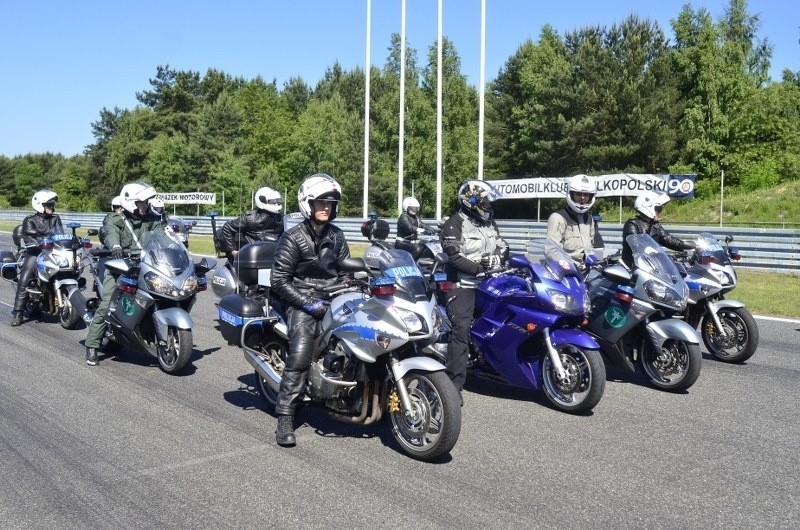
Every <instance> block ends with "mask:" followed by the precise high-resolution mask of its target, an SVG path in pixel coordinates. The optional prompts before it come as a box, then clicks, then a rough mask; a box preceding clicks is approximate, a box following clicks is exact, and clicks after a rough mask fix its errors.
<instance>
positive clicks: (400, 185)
mask: <svg viewBox="0 0 800 530" xmlns="http://www.w3.org/2000/svg"><path fill="white" fill-rule="evenodd" d="M405 108H406V0H403V2H402V14H401V16H400V145H399V147H398V153H397V157H398V160H397V211H398V212H402V204H403V150H404V149H405V116H406V113H405Z"/></svg>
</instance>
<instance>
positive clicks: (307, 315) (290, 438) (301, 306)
mask: <svg viewBox="0 0 800 530" xmlns="http://www.w3.org/2000/svg"><path fill="white" fill-rule="evenodd" d="M340 199H341V187H340V186H339V184H338V183H337V182H336V181H335V180H333V179H332V178H331V177H330V176H328V175H325V174H324V173H317V174H315V175H312V176H310V177H309V178H307V179H306V180H305V182H303V184H301V185H300V189H299V190H298V193H297V202H298V206H299V207H300V212H301V213H302V214H303V217H305V220H304V221H303V222H302V223H300V224H298V225H295V226H293V227H292V228H290V229H289V230H287V231H286V232H284V233H283V235H282V236H281V238H280V240H279V242H278V247H277V248H276V249H275V255H274V257H273V264H272V279H271V284H272V293H273V295H275V296H277V297H279V298H280V299H281V300H282V301H283V302H284V304H285V306H286V307H287V309H286V320H287V325H288V328H289V354H288V356H287V359H286V366H285V367H284V369H283V374H282V376H281V386H280V391H279V393H278V399H277V404H276V406H275V413H276V414H277V416H278V428H277V430H276V431H275V438H276V441H277V443H278V445H282V446H291V445H294V444H295V435H294V425H293V421H294V413H295V410H296V409H297V405H298V403H299V402H300V400H301V399H302V394H303V389H304V387H305V385H306V379H307V377H308V369H309V367H310V366H311V354H312V353H313V351H312V348H313V340H314V335H315V333H316V329H317V322H316V321H318V320H321V319H322V317H323V316H325V312H326V311H327V306H326V305H325V304H324V303H323V301H322V300H321V299H320V298H319V297H318V296H316V295H315V294H316V290H317V289H319V288H321V287H324V286H326V285H331V284H334V283H337V282H338V281H339V278H340V276H341V275H342V274H341V272H340V270H339V264H340V263H341V262H342V260H344V259H346V258H348V257H350V248H349V246H348V245H347V241H346V240H345V237H344V232H342V230H341V229H340V228H339V227H337V226H334V225H332V224H331V223H330V221H332V220H333V219H334V218H335V217H336V211H337V207H338V203H339V200H340Z"/></svg>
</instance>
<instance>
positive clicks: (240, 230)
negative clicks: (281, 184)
mask: <svg viewBox="0 0 800 530" xmlns="http://www.w3.org/2000/svg"><path fill="white" fill-rule="evenodd" d="M253 204H254V206H255V207H256V208H255V210H248V211H246V212H244V213H243V214H242V215H240V216H239V217H237V218H235V219H231V220H230V221H228V222H227V223H225V224H224V225H222V228H221V229H220V231H219V239H220V241H219V244H220V247H221V248H222V250H223V251H224V252H225V253H226V254H227V256H228V259H231V258H233V257H234V256H235V255H236V254H238V253H239V249H240V248H242V247H243V246H245V245H246V244H247V243H252V242H254V241H263V240H265V239H275V240H277V239H278V237H280V235H281V234H282V233H283V213H282V211H283V200H282V199H281V194H280V193H278V192H277V191H275V190H273V189H272V188H269V187H267V186H264V187H263V188H259V189H258V190H256V193H255V195H254V196H253Z"/></svg>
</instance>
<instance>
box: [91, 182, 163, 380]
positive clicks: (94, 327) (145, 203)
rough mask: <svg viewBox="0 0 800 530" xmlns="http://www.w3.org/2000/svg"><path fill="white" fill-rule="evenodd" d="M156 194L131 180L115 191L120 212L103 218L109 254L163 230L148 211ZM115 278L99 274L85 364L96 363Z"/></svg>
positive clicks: (121, 253)
mask: <svg viewBox="0 0 800 530" xmlns="http://www.w3.org/2000/svg"><path fill="white" fill-rule="evenodd" d="M155 196H156V190H155V188H153V187H152V186H151V185H149V184H147V183H146V182H131V183H130V184H126V185H124V186H123V187H122V190H121V191H120V193H119V198H120V202H121V203H122V211H120V212H119V213H117V212H112V213H110V214H108V215H107V216H106V218H105V219H104V220H103V229H102V230H103V232H105V239H104V245H105V246H106V247H107V248H108V249H110V250H111V257H112V258H114V259H118V258H122V257H124V256H125V255H127V254H128V253H129V252H130V251H131V250H133V249H135V248H138V247H139V241H141V239H142V235H143V234H144V233H146V232H150V231H152V230H163V224H162V223H161V219H160V218H159V217H157V216H156V215H154V214H153V213H152V211H151V210H150V203H149V201H150V200H151V199H152V198H154V197H155ZM116 290H117V278H116V277H115V275H114V274H112V273H111V272H110V271H109V270H106V273H105V275H104V276H103V297H102V299H101V300H100V303H99V304H98V307H97V310H96V311H95V313H94V318H93V319H92V322H91V323H90V324H89V331H88V332H87V334H86V341H85V342H84V345H85V346H86V364H88V365H89V366H96V365H97V364H98V362H99V360H98V358H97V354H98V349H99V348H100V342H101V341H102V338H103V333H104V332H105V329H106V315H107V314H108V308H109V305H110V304H111V300H112V299H113V297H114V293H115V292H116Z"/></svg>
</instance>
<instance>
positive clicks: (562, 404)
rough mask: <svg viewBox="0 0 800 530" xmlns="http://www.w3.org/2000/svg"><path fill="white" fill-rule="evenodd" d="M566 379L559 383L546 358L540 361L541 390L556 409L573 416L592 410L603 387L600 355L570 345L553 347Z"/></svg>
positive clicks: (604, 379)
mask: <svg viewBox="0 0 800 530" xmlns="http://www.w3.org/2000/svg"><path fill="white" fill-rule="evenodd" d="M556 351H558V356H559V358H560V359H561V365H562V366H563V367H564V371H565V375H566V377H565V379H564V380H560V379H559V377H558V373H557V372H556V370H555V368H554V367H553V363H552V361H551V360H550V356H549V355H545V356H544V360H543V362H542V383H543V384H542V390H543V391H544V395H545V396H546V397H547V399H548V400H550V403H552V404H553V406H554V407H555V408H557V409H558V410H560V411H562V412H569V413H572V414H576V413H579V412H585V411H587V410H592V409H593V408H594V407H595V405H597V404H598V403H599V402H600V398H602V397H603V392H605V388H606V367H605V363H603V358H602V357H601V355H600V352H598V351H596V350H582V349H580V348H576V347H575V346H572V345H569V344H562V345H560V346H557V347H556Z"/></svg>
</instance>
